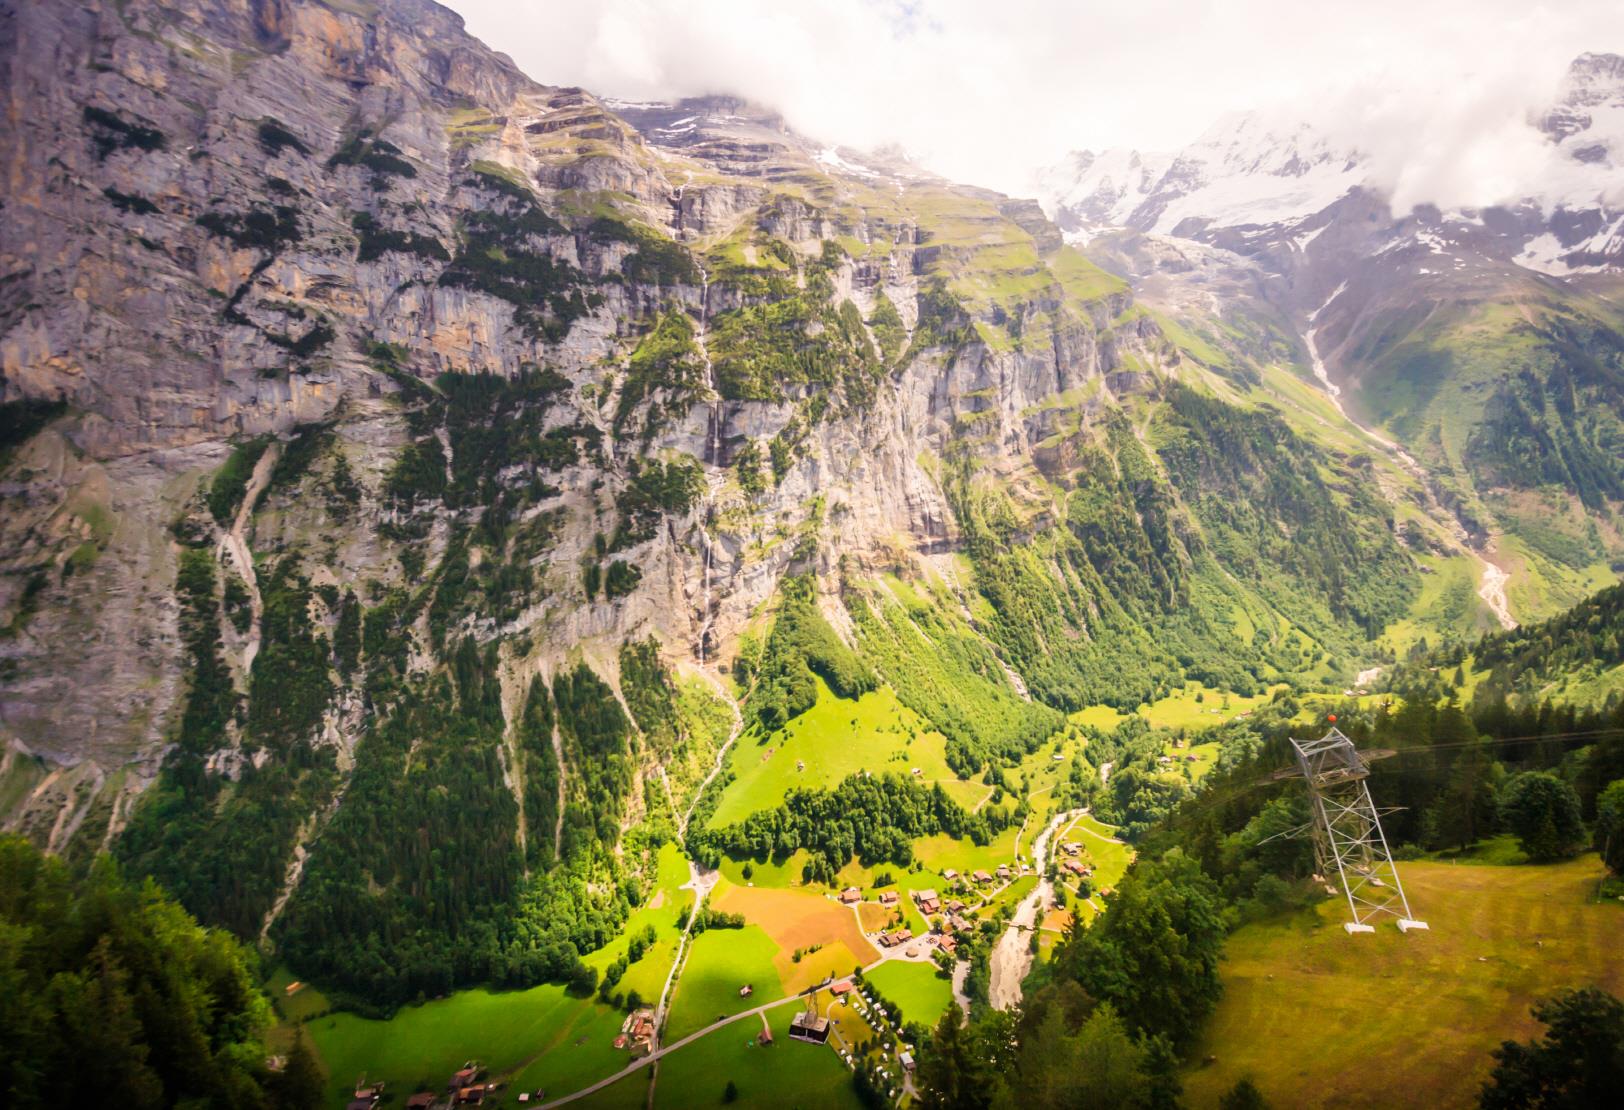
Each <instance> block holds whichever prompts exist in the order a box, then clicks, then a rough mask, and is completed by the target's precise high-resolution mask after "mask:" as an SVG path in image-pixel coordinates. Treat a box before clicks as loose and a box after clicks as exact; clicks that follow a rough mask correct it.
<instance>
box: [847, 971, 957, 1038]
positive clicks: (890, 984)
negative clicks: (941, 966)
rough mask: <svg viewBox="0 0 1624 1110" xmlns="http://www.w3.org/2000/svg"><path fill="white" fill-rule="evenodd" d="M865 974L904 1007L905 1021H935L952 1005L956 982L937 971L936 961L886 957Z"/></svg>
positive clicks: (903, 1017)
mask: <svg viewBox="0 0 1624 1110" xmlns="http://www.w3.org/2000/svg"><path fill="white" fill-rule="evenodd" d="M865 978H866V979H867V980H868V981H869V982H870V983H873V984H874V986H876V987H877V988H879V991H880V993H881V994H883V995H884V996H885V997H886V998H888V999H890V1000H891V1001H892V1002H895V1003H896V1004H897V1005H898V1006H900V1007H902V1020H903V1023H904V1024H907V1023H911V1022H918V1023H919V1024H921V1025H932V1026H933V1025H935V1024H936V1019H937V1018H939V1017H941V1016H942V1014H944V1013H946V1012H947V1008H948V1007H949V1006H951V1005H953V984H952V983H950V982H949V981H948V980H946V979H943V978H942V977H941V976H939V975H937V974H936V966H935V965H934V964H916V963H909V962H906V961H904V960H887V961H886V962H885V963H883V964H881V965H880V966H879V967H877V968H875V969H874V970H873V971H871V972H869V973H868V974H867V975H866V976H865Z"/></svg>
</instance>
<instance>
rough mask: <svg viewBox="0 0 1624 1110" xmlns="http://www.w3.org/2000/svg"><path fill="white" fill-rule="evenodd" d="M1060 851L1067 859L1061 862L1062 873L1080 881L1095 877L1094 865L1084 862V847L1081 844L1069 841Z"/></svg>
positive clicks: (1061, 846)
mask: <svg viewBox="0 0 1624 1110" xmlns="http://www.w3.org/2000/svg"><path fill="white" fill-rule="evenodd" d="M1060 851H1061V854H1062V855H1064V856H1065V857H1066V858H1065V859H1062V860H1061V861H1060V869H1061V870H1062V871H1064V872H1066V873H1067V874H1069V875H1074V876H1076V877H1077V878H1079V879H1087V878H1092V877H1093V875H1094V865H1093V864H1092V863H1085V862H1083V859H1082V855H1083V846H1082V845H1081V844H1079V843H1077V842H1076V841H1075V840H1068V841H1066V842H1065V843H1064V844H1062V845H1060Z"/></svg>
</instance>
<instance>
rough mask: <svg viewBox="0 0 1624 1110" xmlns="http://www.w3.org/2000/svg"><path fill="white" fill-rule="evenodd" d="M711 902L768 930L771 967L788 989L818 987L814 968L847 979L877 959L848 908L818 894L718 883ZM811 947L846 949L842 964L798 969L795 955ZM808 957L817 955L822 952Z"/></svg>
mask: <svg viewBox="0 0 1624 1110" xmlns="http://www.w3.org/2000/svg"><path fill="white" fill-rule="evenodd" d="M711 899H712V903H711V904H712V905H714V906H715V907H716V908H717V909H719V910H722V911H724V912H726V913H741V914H743V915H744V919H745V920H746V921H748V922H750V923H751V924H753V925H759V926H761V927H762V928H763V929H765V930H766V932H767V935H768V936H770V937H771V938H772V939H773V942H774V943H776V944H777V945H778V949H779V950H778V954H777V956H776V957H775V958H774V964H775V966H776V967H777V969H778V974H779V978H780V980H781V981H782V982H783V983H784V985H785V988H786V989H788V990H795V989H798V988H799V987H801V986H809V985H811V983H814V982H817V981H818V980H819V979H820V978H821V975H814V974H813V970H814V969H816V970H821V971H824V972H838V973H840V974H846V973H848V972H850V971H851V969H852V968H853V967H854V966H857V965H861V964H869V963H872V962H873V961H874V960H876V959H878V958H879V953H878V952H876V951H875V950H874V946H873V945H872V944H870V943H869V942H868V938H867V937H865V936H863V931H862V929H861V928H859V926H858V923H857V917H856V915H855V914H853V913H852V911H851V908H850V907H849V906H843V905H841V904H840V903H838V902H834V901H831V900H830V899H828V898H825V897H823V896H822V895H821V894H814V893H811V892H810V891H805V890H773V889H769V888H765V887H741V886H733V885H732V884H730V883H722V884H718V886H717V888H716V891H715V892H714V893H713V894H712V895H711ZM813 945H822V946H824V948H826V949H834V948H835V947H836V946H837V945H838V946H839V947H840V948H843V949H844V950H845V956H844V957H843V959H845V961H846V962H844V963H843V964H840V965H836V966H833V967H829V966H826V964H827V961H826V960H815V961H814V962H811V963H808V959H809V958H810V957H806V956H803V958H802V961H801V964H796V963H795V961H794V954H795V951H796V950H797V949H800V950H802V951H803V952H804V951H805V950H806V949H809V948H811V947H812V946H813ZM812 955H813V956H820V955H821V953H813V954H812ZM684 978H686V974H685V976H684Z"/></svg>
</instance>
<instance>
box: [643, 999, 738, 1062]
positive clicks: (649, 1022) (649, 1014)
mask: <svg viewBox="0 0 1624 1110" xmlns="http://www.w3.org/2000/svg"><path fill="white" fill-rule="evenodd" d="M739 993H740V994H743V993H744V992H743V991H740V992H739ZM653 1043H654V1011H653V1010H650V1009H648V1008H647V1007H644V1008H643V1009H641V1010H633V1011H632V1012H631V1013H629V1014H627V1015H626V1020H625V1021H623V1022H621V1023H620V1035H619V1036H618V1037H616V1038H615V1047H616V1048H625V1049H630V1050H631V1054H632V1055H633V1056H642V1055H644V1054H646V1053H647V1052H648V1051H649V1049H650V1047H651V1046H652V1045H653Z"/></svg>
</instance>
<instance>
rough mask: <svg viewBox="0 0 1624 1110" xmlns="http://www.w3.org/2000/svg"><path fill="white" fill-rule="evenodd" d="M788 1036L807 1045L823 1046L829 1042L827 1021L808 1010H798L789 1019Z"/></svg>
mask: <svg viewBox="0 0 1624 1110" xmlns="http://www.w3.org/2000/svg"><path fill="white" fill-rule="evenodd" d="M789 1035H790V1037H792V1038H793V1039H795V1040H797V1041H805V1042H806V1043H807V1044H824V1043H826V1042H827V1041H828V1040H829V1019H828V1018H826V1017H819V1016H818V1015H817V1014H814V1013H812V1012H811V1011H809V1010H799V1011H797V1012H796V1014H795V1016H794V1017H792V1018H790V1019H789Z"/></svg>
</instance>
